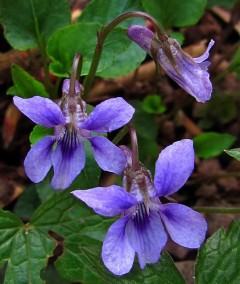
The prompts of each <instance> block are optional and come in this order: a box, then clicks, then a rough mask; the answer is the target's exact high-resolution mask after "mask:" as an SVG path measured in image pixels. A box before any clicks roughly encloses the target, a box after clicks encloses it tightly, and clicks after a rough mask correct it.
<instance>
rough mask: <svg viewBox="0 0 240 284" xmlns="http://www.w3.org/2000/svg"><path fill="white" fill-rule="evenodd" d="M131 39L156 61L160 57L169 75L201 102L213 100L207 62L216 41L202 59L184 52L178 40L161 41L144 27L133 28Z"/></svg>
mask: <svg viewBox="0 0 240 284" xmlns="http://www.w3.org/2000/svg"><path fill="white" fill-rule="evenodd" d="M128 37H129V38H130V39H131V40H133V41H135V42H136V43H137V44H138V45H139V46H140V47H142V48H143V49H144V50H145V51H146V52H147V53H148V54H149V55H151V56H152V57H153V58H156V57H157V61H158V62H159V64H160V65H161V67H162V68H163V69H164V70H165V72H166V73H167V75H168V76H169V77H170V78H172V79H173V80H174V81H175V82H176V83H177V84H178V85H179V86H180V87H182V88H183V89H184V90H185V91H186V92H187V93H189V94H190V95H192V96H193V97H195V99H196V100H197V101H199V102H202V103H204V102H206V101H207V100H209V99H210V98H211V93H212V83H211V81H210V79H209V73H208V72H207V66H208V65H209V62H207V63H205V62H204V60H205V59H207V58H208V56H209V50H210V48H211V47H212V46H213V44H214V41H213V40H211V42H210V43H209V46H208V48H207V50H206V51H205V53H204V54H203V55H202V56H200V57H198V58H192V57H191V56H190V55H188V54H187V53H185V52H184V51H183V50H182V49H181V46H180V45H179V43H178V42H177V41H176V40H175V39H172V38H167V37H166V39H163V41H162V42H161V41H159V40H157V39H156V37H155V36H154V33H153V32H152V31H150V30H149V29H148V28H146V27H143V26H138V25H133V26H130V27H129V28H128ZM156 54H157V56H156ZM198 63H200V64H198Z"/></svg>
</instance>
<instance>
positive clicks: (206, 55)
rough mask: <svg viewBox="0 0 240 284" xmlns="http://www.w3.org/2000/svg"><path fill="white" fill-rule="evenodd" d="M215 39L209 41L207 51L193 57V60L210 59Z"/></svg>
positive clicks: (198, 61)
mask: <svg viewBox="0 0 240 284" xmlns="http://www.w3.org/2000/svg"><path fill="white" fill-rule="evenodd" d="M214 43H215V41H214V40H213V39H211V41H210V42H209V44H208V47H207V49H206V50H205V52H204V53H203V55H201V56H199V57H195V58H193V60H194V61H195V62H196V63H202V62H203V61H204V60H206V59H208V57H209V51H210V49H211V48H212V47H213V45H214Z"/></svg>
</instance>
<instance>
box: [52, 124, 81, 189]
mask: <svg viewBox="0 0 240 284" xmlns="http://www.w3.org/2000/svg"><path fill="white" fill-rule="evenodd" d="M51 159H52V165H53V169H54V176H53V179H52V183H51V184H52V187H53V188H55V189H65V188H67V187H68V186H69V185H70V184H71V183H72V182H73V180H74V179H75V178H76V177H77V175H79V174H80V172H81V171H82V169H83V168H84V165H85V159H86V157H85V151H84V144H83V142H82V141H81V140H80V139H79V138H78V136H77V134H76V132H75V131H72V132H70V131H69V130H67V129H66V132H65V135H64V137H63V139H62V140H58V141H57V147H56V149H55V150H54V151H53V152H52V155H51Z"/></svg>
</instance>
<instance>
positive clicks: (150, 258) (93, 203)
mask: <svg viewBox="0 0 240 284" xmlns="http://www.w3.org/2000/svg"><path fill="white" fill-rule="evenodd" d="M129 151H130V150H129ZM125 152H126V148H125ZM130 153H131V151H130ZM130 153H127V158H128V159H127V160H128V165H127V167H126V168H125V171H124V175H123V186H122V187H120V186H117V185H112V186H109V187H106V188H104V187H96V188H92V189H88V190H75V191H73V192H72V194H73V195H74V196H76V197H77V198H79V199H80V200H82V201H83V202H85V203H86V204H87V205H88V206H90V207H91V208H93V210H94V211H95V212H96V213H98V214H101V215H103V216H107V217H113V216H116V215H118V214H121V218H120V219H119V220H118V221H116V222H115V223H113V225H112V226H111V227H110V228H109V230H108V232H107V235H106V237H105V239H104V242H103V247H102V259H103V262H104V264H105V266H106V267H107V268H108V269H109V270H110V271H111V272H112V273H114V274H116V275H123V274H125V273H128V272H129V271H130V270H131V268H132V265H133V262H134V258H135V253H137V255H138V260H139V264H140V267H141V268H142V269H143V268H144V267H145V265H146V264H147V263H156V262H157V261H158V260H159V258H160V254H161V251H162V249H163V247H164V246H165V244H166V242H167V233H166V231H165V230H167V232H168V234H169V235H170V237H171V238H172V240H173V241H174V242H176V243H177V244H179V245H181V246H184V247H187V248H199V247H200V245H201V243H202V242H203V241H204V238H205V234H206V230H207V224H206V221H205V220H204V218H203V217H202V216H201V215H200V214H199V213H198V212H195V211H193V210H192V209H190V208H189V207H187V206H184V205H180V204H177V203H167V204H163V203H162V202H161V201H160V199H159V197H164V196H169V195H171V194H173V193H174V192H176V191H178V190H179V189H180V188H181V187H182V186H183V185H184V183H185V182H186V180H187V179H188V177H189V176H190V174H191V173H192V171H193V168H194V150H193V142H192V141H191V140H189V139H184V140H181V141H178V142H175V143H173V144H172V145H170V146H169V147H167V148H165V149H164V150H163V151H162V152H161V154H160V155H159V158H158V160H157V162H156V169H155V177H154V181H153V180H152V178H151V173H150V172H149V171H148V170H147V169H146V168H145V167H144V166H143V165H142V164H141V163H140V162H137V163H136V159H135V158H134V157H133V156H134V151H133V154H132V157H133V158H132V157H131V154H130ZM134 159H135V160H134Z"/></svg>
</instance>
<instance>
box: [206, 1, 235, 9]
mask: <svg viewBox="0 0 240 284" xmlns="http://www.w3.org/2000/svg"><path fill="white" fill-rule="evenodd" d="M236 2H237V0H208V2H207V8H208V9H211V8H212V7H213V6H215V5H217V6H222V7H224V8H231V7H232V6H233V5H234V4H235V3H236Z"/></svg>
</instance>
